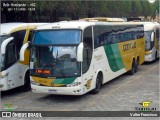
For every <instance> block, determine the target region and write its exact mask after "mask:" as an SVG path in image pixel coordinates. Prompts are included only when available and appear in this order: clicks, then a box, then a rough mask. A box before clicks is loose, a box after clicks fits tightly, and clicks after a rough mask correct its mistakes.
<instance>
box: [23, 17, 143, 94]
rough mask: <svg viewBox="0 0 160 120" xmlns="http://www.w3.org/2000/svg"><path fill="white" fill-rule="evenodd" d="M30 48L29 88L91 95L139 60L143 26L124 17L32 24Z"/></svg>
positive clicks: (34, 90)
mask: <svg viewBox="0 0 160 120" xmlns="http://www.w3.org/2000/svg"><path fill="white" fill-rule="evenodd" d="M27 47H30V49H31V55H30V80H31V89H32V92H34V93H46V94H61V95H83V94H85V93H87V92H89V91H91V92H92V93H94V94H96V93H98V92H99V91H100V88H101V86H102V85H103V84H104V83H106V82H108V81H110V80H112V79H113V78H116V77H117V76H119V75H122V74H123V73H126V72H129V73H130V74H134V73H135V72H137V71H138V66H139V65H140V64H142V63H143V62H144V55H145V39H144V27H143V25H137V24H134V23H132V24H131V23H126V22H100V21H97V22H93V21H92V22H91V21H80V20H77V21H66V22H58V23H51V24H48V25H44V26H40V27H37V28H36V29H35V32H34V35H33V38H32V42H31V43H26V44H25V45H24V46H23V47H22V48H21V51H20V60H21V61H23V60H24V51H25V49H27Z"/></svg>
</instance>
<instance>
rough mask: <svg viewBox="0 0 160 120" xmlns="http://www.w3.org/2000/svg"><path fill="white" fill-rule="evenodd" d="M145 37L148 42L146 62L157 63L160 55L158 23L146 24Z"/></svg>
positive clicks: (159, 26)
mask: <svg viewBox="0 0 160 120" xmlns="http://www.w3.org/2000/svg"><path fill="white" fill-rule="evenodd" d="M143 24H144V36H145V40H146V47H145V61H146V62H151V61H156V60H158V58H159V54H160V47H159V45H160V37H159V30H160V24H159V23H156V22H144V23H143Z"/></svg>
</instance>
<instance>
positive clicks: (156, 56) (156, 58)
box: [155, 52, 158, 61]
mask: <svg viewBox="0 0 160 120" xmlns="http://www.w3.org/2000/svg"><path fill="white" fill-rule="evenodd" d="M157 60H158V54H157V52H156V54H155V61H157Z"/></svg>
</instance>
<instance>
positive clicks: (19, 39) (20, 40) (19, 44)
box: [11, 30, 26, 53]
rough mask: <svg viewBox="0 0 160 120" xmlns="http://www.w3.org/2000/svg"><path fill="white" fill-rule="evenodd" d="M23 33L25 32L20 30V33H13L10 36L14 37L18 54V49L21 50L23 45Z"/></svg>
mask: <svg viewBox="0 0 160 120" xmlns="http://www.w3.org/2000/svg"><path fill="white" fill-rule="evenodd" d="M25 33H26V31H25V30H22V31H18V32H14V33H12V34H11V36H13V37H14V40H15V43H16V48H17V52H18V53H19V52H20V49H21V47H22V45H23V41H24V37H25Z"/></svg>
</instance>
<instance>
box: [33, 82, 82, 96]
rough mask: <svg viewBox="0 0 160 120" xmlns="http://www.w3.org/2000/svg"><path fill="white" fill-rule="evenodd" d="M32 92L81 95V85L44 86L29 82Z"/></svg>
mask: <svg viewBox="0 0 160 120" xmlns="http://www.w3.org/2000/svg"><path fill="white" fill-rule="evenodd" d="M31 88H32V92H34V93H46V94H55V95H82V94H83V91H82V89H81V85H79V86H74V87H46V86H37V85H33V84H31Z"/></svg>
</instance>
